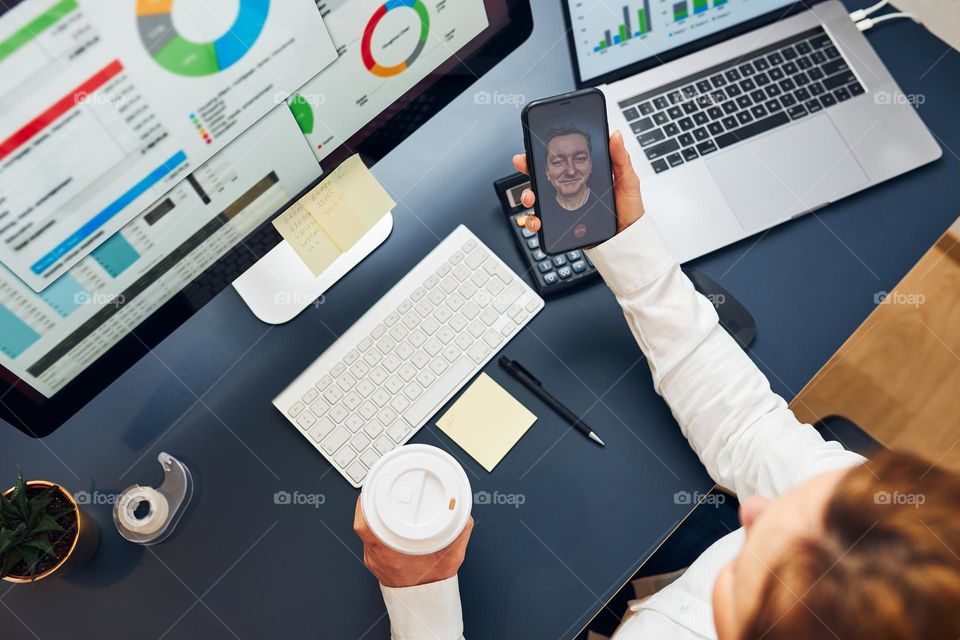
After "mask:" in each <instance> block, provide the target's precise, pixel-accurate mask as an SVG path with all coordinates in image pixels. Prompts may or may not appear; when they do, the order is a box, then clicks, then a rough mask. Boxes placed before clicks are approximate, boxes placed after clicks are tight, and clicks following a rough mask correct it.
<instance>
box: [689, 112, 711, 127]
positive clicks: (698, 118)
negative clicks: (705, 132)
mask: <svg viewBox="0 0 960 640" xmlns="http://www.w3.org/2000/svg"><path fill="white" fill-rule="evenodd" d="M693 121H694V122H695V123H696V124H699V125H704V124H707V123H708V122H710V118H708V117H707V114H706V113H704V112H703V111H698V112H696V113H695V114H693Z"/></svg>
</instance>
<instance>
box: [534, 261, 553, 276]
mask: <svg viewBox="0 0 960 640" xmlns="http://www.w3.org/2000/svg"><path fill="white" fill-rule="evenodd" d="M537 268H538V269H540V273H546V272H547V271H550V270H551V269H553V263H551V262H550V261H549V260H544V261H543V262H540V263H539V264H537Z"/></svg>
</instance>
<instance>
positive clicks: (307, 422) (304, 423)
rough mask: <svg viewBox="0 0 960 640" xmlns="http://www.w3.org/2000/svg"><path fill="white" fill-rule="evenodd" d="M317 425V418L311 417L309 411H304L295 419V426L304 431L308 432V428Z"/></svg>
mask: <svg viewBox="0 0 960 640" xmlns="http://www.w3.org/2000/svg"><path fill="white" fill-rule="evenodd" d="M316 423H317V416H315V415H313V414H312V413H310V412H309V411H304V412H303V413H301V414H300V417H299V418H297V425H298V426H299V427H300V428H301V429H303V430H304V431H308V430H309V429H310V427H312V426H313V425H315V424H316Z"/></svg>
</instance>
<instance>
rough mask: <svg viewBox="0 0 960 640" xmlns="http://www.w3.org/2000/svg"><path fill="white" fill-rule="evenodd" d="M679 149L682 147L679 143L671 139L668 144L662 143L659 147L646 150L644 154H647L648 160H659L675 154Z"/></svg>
mask: <svg viewBox="0 0 960 640" xmlns="http://www.w3.org/2000/svg"><path fill="white" fill-rule="evenodd" d="M678 149H680V145H679V144H678V143H677V141H676V140H674V139H672V138H671V139H670V140H667V141H666V142H661V143H660V144H658V145H655V146H652V147H647V148H646V149H644V153H646V154H647V159H648V160H657V159H658V158H662V157H663V156H666V155H668V154H670V153H673V152H674V151H677V150H678ZM671 175H673V174H671Z"/></svg>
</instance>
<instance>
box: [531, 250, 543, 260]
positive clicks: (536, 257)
mask: <svg viewBox="0 0 960 640" xmlns="http://www.w3.org/2000/svg"><path fill="white" fill-rule="evenodd" d="M532 255H533V259H534V260H536V261H537V262H540V261H541V260H546V259H547V254H545V253H544V252H543V251H542V250H540V249H535V250H534V251H533V254H532Z"/></svg>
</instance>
